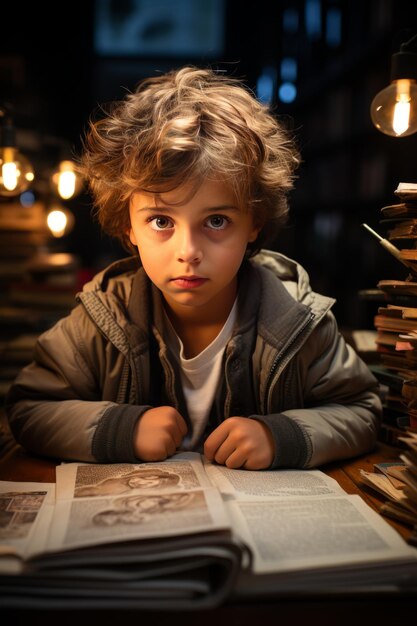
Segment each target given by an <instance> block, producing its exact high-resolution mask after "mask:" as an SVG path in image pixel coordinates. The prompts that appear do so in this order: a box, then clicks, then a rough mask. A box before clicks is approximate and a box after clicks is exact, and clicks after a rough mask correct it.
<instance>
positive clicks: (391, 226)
mask: <svg viewBox="0 0 417 626" xmlns="http://www.w3.org/2000/svg"><path fill="white" fill-rule="evenodd" d="M394 193H395V194H396V195H397V196H398V198H399V200H400V203H398V204H393V205H390V206H386V207H383V208H382V209H381V213H382V220H381V223H382V224H383V225H384V226H386V227H387V235H386V239H383V240H381V244H382V245H383V246H384V247H385V248H386V249H387V250H388V251H389V252H391V253H392V254H393V255H394V256H395V257H396V258H397V259H398V260H399V261H400V262H401V263H402V265H403V266H405V268H404V269H406V272H408V275H406V276H405V278H404V280H380V281H379V283H378V288H379V290H380V291H381V294H382V295H383V297H384V304H383V305H382V306H380V307H379V308H378V312H377V314H376V316H375V319H374V325H375V329H376V331H377V336H376V344H377V352H378V353H379V356H380V364H378V365H377V366H375V367H372V368H371V369H373V371H374V374H375V375H376V377H377V378H378V379H379V381H380V383H381V384H382V385H383V386H384V389H385V390H386V393H385V396H384V417H383V424H382V429H381V439H382V440H384V441H385V442H387V443H390V444H394V445H401V441H400V437H401V436H402V435H403V434H404V428H411V429H416V430H417V419H416V416H417V411H416V410H415V407H417V350H416V347H417V247H416V245H417V184H414V183H400V184H399V185H398V187H397V189H396V190H395V192H394Z"/></svg>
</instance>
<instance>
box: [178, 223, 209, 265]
mask: <svg viewBox="0 0 417 626" xmlns="http://www.w3.org/2000/svg"><path fill="white" fill-rule="evenodd" d="M177 245H178V247H177V260H178V261H180V263H199V262H200V261H201V258H202V256H203V253H202V250H201V245H200V243H199V237H198V236H197V234H196V233H194V232H193V231H192V230H191V229H190V228H186V229H182V230H181V232H180V233H178V240H177Z"/></svg>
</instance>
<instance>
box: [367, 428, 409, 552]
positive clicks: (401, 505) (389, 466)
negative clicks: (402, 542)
mask: <svg viewBox="0 0 417 626" xmlns="http://www.w3.org/2000/svg"><path fill="white" fill-rule="evenodd" d="M400 439H401V441H402V442H403V443H404V445H405V446H406V450H405V451H404V453H403V454H400V458H399V461H398V462H393V463H377V464H376V465H375V472H366V471H365V470H360V472H361V476H362V479H363V481H364V482H365V484H367V485H368V486H370V487H372V488H373V489H375V490H376V491H378V492H379V493H381V494H382V495H384V496H386V497H387V498H388V501H387V502H386V503H385V504H383V505H382V506H381V509H380V512H381V513H383V514H384V515H388V516H389V517H392V518H394V519H397V520H399V521H401V522H403V523H405V524H408V525H410V526H412V527H413V529H414V531H413V533H412V535H411V536H410V538H409V540H408V541H409V543H412V544H414V545H417V433H416V432H413V431H410V430H408V431H406V433H405V435H404V436H403V437H401V438H400Z"/></svg>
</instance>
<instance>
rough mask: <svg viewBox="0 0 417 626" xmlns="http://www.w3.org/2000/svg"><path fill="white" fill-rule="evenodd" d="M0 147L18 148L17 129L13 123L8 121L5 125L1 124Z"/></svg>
mask: <svg viewBox="0 0 417 626" xmlns="http://www.w3.org/2000/svg"><path fill="white" fill-rule="evenodd" d="M0 147H2V148H15V147H16V129H15V127H14V126H13V124H12V122H11V121H10V120H7V119H6V120H5V121H4V122H3V124H0Z"/></svg>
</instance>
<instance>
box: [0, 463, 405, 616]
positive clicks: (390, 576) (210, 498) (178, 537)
mask: <svg viewBox="0 0 417 626" xmlns="http://www.w3.org/2000/svg"><path fill="white" fill-rule="evenodd" d="M56 477H57V481H56V491H55V485H53V484H45V483H11V482H2V483H0V488H1V492H0V503H1V506H0V509H1V524H0V572H1V575H0V606H1V605H3V606H8V607H13V606H15V605H16V606H19V607H25V606H26V607H45V606H48V607H51V606H52V607H58V608H63V607H67V606H68V607H70V606H71V603H73V602H74V601H76V602H77V606H85V607H92V608H106V607H111V608H117V607H118V606H123V607H125V608H126V607H132V608H133V607H135V608H137V607H139V608H156V609H159V610H161V609H164V608H165V609H172V608H191V607H210V606H216V605H218V604H219V603H221V602H222V601H224V600H225V599H226V598H228V597H231V596H239V594H245V597H246V596H247V595H248V594H251V593H259V592H260V591H261V592H262V593H274V594H279V593H287V592H292V591H301V592H303V591H308V592H309V593H311V592H326V593H329V592H331V591H335V592H338V591H341V590H343V589H345V590H346V585H348V586H349V589H355V588H361V589H363V586H364V585H365V587H367V588H369V587H370V588H373V589H374V588H375V585H382V586H385V585H388V586H389V587H390V588H392V587H396V586H401V587H403V586H405V587H410V586H414V588H415V587H417V550H416V549H415V548H413V547H410V546H408V545H407V544H406V543H405V542H404V541H403V540H402V538H401V537H400V536H399V535H398V534H397V533H396V532H395V531H394V530H393V529H392V528H391V527H390V526H389V525H388V524H387V523H386V522H384V521H383V519H382V518H381V517H380V516H379V515H378V514H377V513H375V512H374V511H373V510H372V509H371V508H370V507H368V506H367V505H366V504H365V503H364V502H363V500H362V499H361V498H360V497H359V496H356V495H347V494H346V493H345V492H344V491H343V490H342V489H341V488H340V487H339V485H338V484H337V482H336V481H334V480H333V479H332V478H329V477H328V476H326V475H325V474H324V473H322V472H320V471H318V470H311V471H302V470H300V471H298V470H285V471H262V472H251V471H245V470H229V469H227V468H225V467H220V466H216V465H212V464H209V463H206V462H205V461H204V459H203V457H201V456H200V455H198V454H195V453H181V454H177V455H175V456H174V457H172V458H171V459H169V460H167V461H164V462H161V463H146V464H111V465H99V464H98V465H96V464H94V465H93V464H79V463H68V464H63V465H60V466H58V467H57V476H56Z"/></svg>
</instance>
